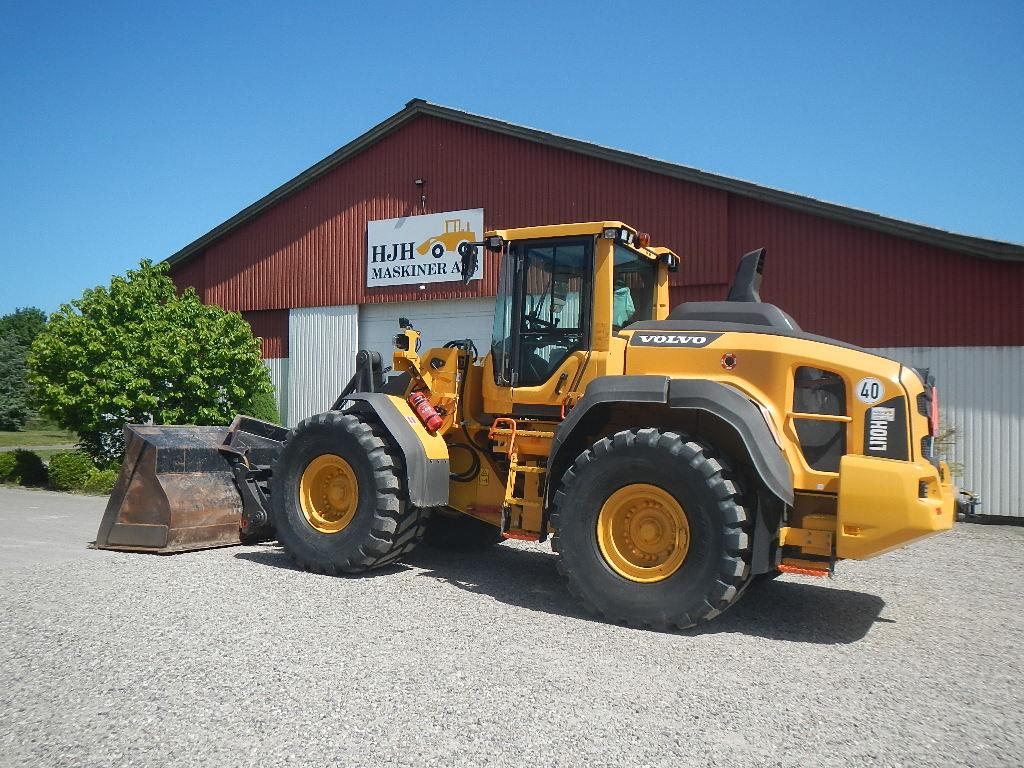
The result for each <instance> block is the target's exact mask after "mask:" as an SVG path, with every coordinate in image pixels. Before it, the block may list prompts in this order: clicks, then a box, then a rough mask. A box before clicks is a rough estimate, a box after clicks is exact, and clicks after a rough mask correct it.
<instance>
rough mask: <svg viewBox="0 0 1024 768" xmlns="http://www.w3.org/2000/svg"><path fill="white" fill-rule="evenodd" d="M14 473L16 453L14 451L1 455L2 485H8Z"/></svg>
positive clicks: (0, 473) (0, 478)
mask: <svg viewBox="0 0 1024 768" xmlns="http://www.w3.org/2000/svg"><path fill="white" fill-rule="evenodd" d="M13 472H14V453H13V452H12V451H6V452H5V453H0V483H6V482H7V481H8V480H10V479H11V474H12V473H13Z"/></svg>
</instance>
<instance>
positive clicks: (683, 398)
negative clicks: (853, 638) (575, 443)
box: [548, 376, 793, 506]
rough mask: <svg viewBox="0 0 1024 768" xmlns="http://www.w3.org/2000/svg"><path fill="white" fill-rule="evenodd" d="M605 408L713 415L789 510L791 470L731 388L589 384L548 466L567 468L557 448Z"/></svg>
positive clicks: (655, 381)
mask: <svg viewBox="0 0 1024 768" xmlns="http://www.w3.org/2000/svg"><path fill="white" fill-rule="evenodd" d="M609 403H657V404H665V405H668V406H669V407H670V408H679V409H685V410H698V411H704V412H707V413H710V414H713V415H714V416H716V417H718V418H719V419H721V420H722V421H723V422H725V423H726V424H727V425H728V426H729V427H730V428H731V429H732V430H733V431H734V432H735V433H736V434H737V436H738V437H739V438H740V440H741V441H742V443H743V446H744V447H745V448H746V450H747V454H748V455H749V457H750V462H751V464H752V465H753V467H754V469H755V470H756V471H757V473H758V475H759V477H760V478H761V481H762V482H763V483H764V486H765V488H766V489H767V490H768V491H769V492H770V493H771V494H772V495H773V496H775V497H776V498H778V499H779V500H780V501H782V502H783V503H784V504H786V505H787V506H792V505H793V473H792V470H791V469H790V467H789V464H788V462H787V461H786V458H785V456H784V455H783V453H782V450H781V449H780V448H779V446H778V444H777V443H776V442H775V439H774V438H773V437H772V434H771V431H770V430H769V429H768V425H767V423H765V420H764V416H762V415H761V412H760V410H758V408H757V406H756V405H754V404H753V403H752V402H751V401H750V400H749V399H748V398H747V397H746V396H745V395H744V394H743V393H741V392H740V391H739V390H737V389H735V388H734V387H730V386H729V385H727V384H720V383H719V382H716V381H708V380H706V379H671V378H669V377H668V376H601V377H598V378H596V379H594V380H593V381H592V382H590V384H589V386H587V391H586V393H585V394H584V396H583V398H582V399H581V400H580V401H579V403H577V404H576V406H575V407H574V408H573V409H572V411H570V412H569V415H568V416H567V417H566V419H565V421H563V422H562V423H561V424H560V425H559V427H558V430H557V431H556V432H555V437H554V440H553V441H552V445H551V457H550V459H549V461H548V465H549V466H551V467H558V466H562V464H563V463H565V465H566V466H568V463H571V462H572V460H573V459H574V458H575V457H568V458H567V457H559V455H558V454H559V451H560V450H561V448H562V446H563V445H564V444H565V442H566V441H567V440H568V438H569V436H570V435H571V434H572V432H573V430H574V429H575V428H576V426H577V425H578V424H579V423H580V422H581V421H582V420H583V418H584V417H585V416H586V415H587V413H588V411H591V410H592V409H593V408H595V407H598V406H601V405H604V404H609ZM644 426H655V425H653V424H652V425H644Z"/></svg>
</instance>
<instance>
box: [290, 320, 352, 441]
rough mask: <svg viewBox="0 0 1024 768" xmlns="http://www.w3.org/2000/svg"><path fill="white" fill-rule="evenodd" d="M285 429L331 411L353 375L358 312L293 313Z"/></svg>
mask: <svg viewBox="0 0 1024 768" xmlns="http://www.w3.org/2000/svg"><path fill="white" fill-rule="evenodd" d="M288 345H289V348H290V350H291V354H290V356H289V366H288V379H289V381H288V422H287V423H288V426H295V424H296V423H298V422H299V421H301V420H302V419H304V418H306V417H307V416H312V415H313V414H316V413H322V412H323V411H326V410H327V409H328V408H330V407H331V404H332V403H333V402H334V401H335V399H336V398H337V397H338V394H339V393H340V392H341V390H342V389H343V388H344V386H345V385H346V384H347V383H348V381H349V379H351V378H352V374H353V373H354V372H355V368H354V360H355V355H356V352H357V351H358V348H359V308H358V307H354V306H344V307H307V308H303V309H293V310H292V311H291V316H290V317H289V323H288Z"/></svg>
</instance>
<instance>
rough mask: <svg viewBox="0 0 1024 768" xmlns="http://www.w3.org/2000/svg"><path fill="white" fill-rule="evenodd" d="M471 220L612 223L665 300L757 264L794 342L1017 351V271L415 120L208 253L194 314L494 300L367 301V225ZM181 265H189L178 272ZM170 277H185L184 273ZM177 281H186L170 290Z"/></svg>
mask: <svg viewBox="0 0 1024 768" xmlns="http://www.w3.org/2000/svg"><path fill="white" fill-rule="evenodd" d="M417 178H422V179H425V180H426V186H425V189H424V191H425V192H426V195H427V211H446V210H457V209H462V208H473V207H483V208H484V212H485V226H486V227H488V228H501V227H514V226H525V225H532V224H544V223H558V222H570V221H581V220H590V219H601V218H621V219H623V220H625V221H627V222H629V223H630V224H632V225H634V226H636V227H638V228H639V229H640V230H642V231H647V232H650V233H651V235H652V238H653V240H654V242H656V243H659V244H664V245H667V246H669V247H671V248H673V249H674V250H676V251H677V252H678V253H679V254H680V255H681V256H682V257H683V268H682V269H681V270H680V272H679V273H678V274H677V275H675V276H673V284H674V285H676V286H679V285H685V287H683V288H676V289H675V290H674V291H673V294H674V296H676V297H679V298H685V299H689V300H693V299H699V298H706V297H709V296H710V297H715V298H717V297H719V296H722V295H723V294H724V291H725V288H726V286H727V285H728V283H729V280H730V279H731V277H732V273H733V271H734V269H735V265H736V263H737V260H738V259H739V257H740V255H741V254H742V253H744V252H745V251H748V250H751V249H753V248H757V247H760V246H762V245H764V246H767V247H768V249H769V258H768V267H767V273H766V278H765V283H764V288H763V295H764V297H765V299H766V300H769V301H774V302H775V303H778V304H779V305H780V306H782V307H783V308H784V309H786V310H787V311H788V312H789V313H790V314H792V315H793V316H794V317H795V318H796V319H797V321H798V322H799V323H801V325H803V326H804V327H805V328H807V329H808V330H811V331H814V332H817V333H822V334H825V335H830V336H835V337H836V338H841V339H844V340H847V341H852V342H855V343H859V344H862V345H876V346H878V345H887V344H889V345H892V344H901V345H919V346H946V345H949V346H967V345H971V346H979V345H993V346H998V345H1009V346H1018V345H1021V344H1024V310H1022V309H1021V304H1020V296H1021V295H1024V264H1019V263H1011V262H997V261H991V260H986V259H975V258H972V257H970V256H965V255H963V254H958V253H953V252H951V251H947V250H944V249H942V248H937V247H933V246H928V245H924V244H922V243H919V242H916V241H912V240H907V239H904V238H900V237H896V236H893V235H887V234H881V233H878V232H874V231H871V230H867V229H862V228H859V227H856V226H852V225H848V224H842V223H839V222H835V221H832V220H827V219H824V218H820V217H816V216H813V215H810V214H807V213H802V212H798V211H794V210H791V209H788V208H783V207H780V206H778V205H773V204H769V203H763V202H760V201H757V200H753V199H749V198H743V197H739V196H737V195H735V194H733V193H727V192H724V191H722V190H717V189H712V188H710V187H705V186H702V185H700V184H695V183H691V182H688V181H682V180H678V179H673V178H669V177H666V176H661V175H659V174H656V173H652V172H649V171H642V170H639V169H636V168H634V167H631V166H625V165H619V164H616V163H613V162H610V161H607V160H599V159H596V158H591V157H586V156H583V155H580V154H577V153H574V152H571V151H568V150H564V149H557V148H554V147H550V146H546V145H542V144H538V143H534V142H529V141H525V140H522V139H517V138H512V137H509V136H506V135H502V134H498V133H495V132H492V131H487V130H485V129H482V128H478V127H474V126H469V125H465V124H461V123H454V122H450V121H446V120H442V119H439V118H436V117H432V116H421V117H419V118H416V119H414V120H412V121H411V122H409V123H407V124H405V125H404V126H403V127H401V128H400V129H398V130H397V131H395V132H394V133H392V134H390V135H388V136H386V137H385V138H383V139H382V140H380V141H379V142H378V143H376V144H374V145H372V146H370V147H369V148H368V149H366V150H365V151H363V152H362V153H360V154H359V155H356V156H355V157H353V158H352V159H351V160H349V161H348V162H346V163H345V164H343V165H341V166H339V167H337V168H335V169H334V170H332V171H331V172H329V173H328V174H326V175H324V176H323V177H321V178H319V179H318V180H317V181H315V182H314V183H313V184H311V185H310V186H308V187H306V188H304V189H302V190H300V191H299V192H297V193H295V194H294V195H292V196H291V197H289V198H287V199H285V200H283V201H282V202H280V203H278V204H277V205H276V206H275V207H273V208H272V209H270V210H269V211H267V212H265V213H263V214H262V215H260V216H259V217H257V218H256V219H253V220H252V221H250V222H248V223H247V224H245V225H243V226H242V227H240V228H239V229H237V230H235V231H233V232H231V233H229V234H228V235H226V236H225V237H224V238H222V239H221V240H219V241H217V242H215V243H213V244H212V245H211V246H210V247H209V248H208V249H207V251H206V253H205V255H204V257H202V258H200V259H197V261H202V262H204V263H205V267H204V268H203V269H200V268H199V267H195V266H185V267H182V269H183V270H190V272H189V273H188V275H185V276H186V277H188V279H190V280H198V279H199V277H198V275H199V274H200V273H201V274H202V276H203V277H202V280H203V281H204V282H203V285H204V286H205V292H204V299H205V300H206V301H210V302H214V303H217V304H220V305H221V306H224V307H227V308H229V309H236V310H255V309H284V308H291V307H308V306H333V305H347V304H361V303H376V302H384V301H408V300H421V299H453V298H460V297H478V296H492V295H494V292H495V286H496V280H497V265H496V263H495V257H494V256H493V255H490V254H488V255H486V256H485V277H484V279H483V280H482V281H479V282H478V283H476V284H474V285H473V286H471V287H470V288H463V287H462V286H460V285H459V284H457V283H434V284H428V285H427V290H425V291H419V290H418V288H417V287H416V286H400V287H389V288H370V289H368V288H366V287H365V269H366V267H365V253H364V252H365V241H366V222H367V221H368V220H371V219H384V218H391V217H397V216H405V215H413V214H418V213H421V212H422V211H421V210H420V207H419V206H420V200H419V190H418V189H417V188H416V186H415V185H414V184H413V181H414V180H415V179H417ZM190 264H191V262H190ZM183 274H184V273H183ZM181 279H185V277H182V278H181Z"/></svg>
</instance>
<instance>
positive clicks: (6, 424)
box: [0, 333, 31, 432]
mask: <svg viewBox="0 0 1024 768" xmlns="http://www.w3.org/2000/svg"><path fill="white" fill-rule="evenodd" d="M30 414H31V411H30V409H29V404H28V384H27V382H26V380H25V349H24V347H22V346H21V344H19V343H18V339H17V337H16V336H15V335H14V334H13V333H6V334H0V430H4V431H5V432H9V431H14V430H18V429H21V428H22V427H24V426H25V422H26V421H28V417H29V415H30Z"/></svg>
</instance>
